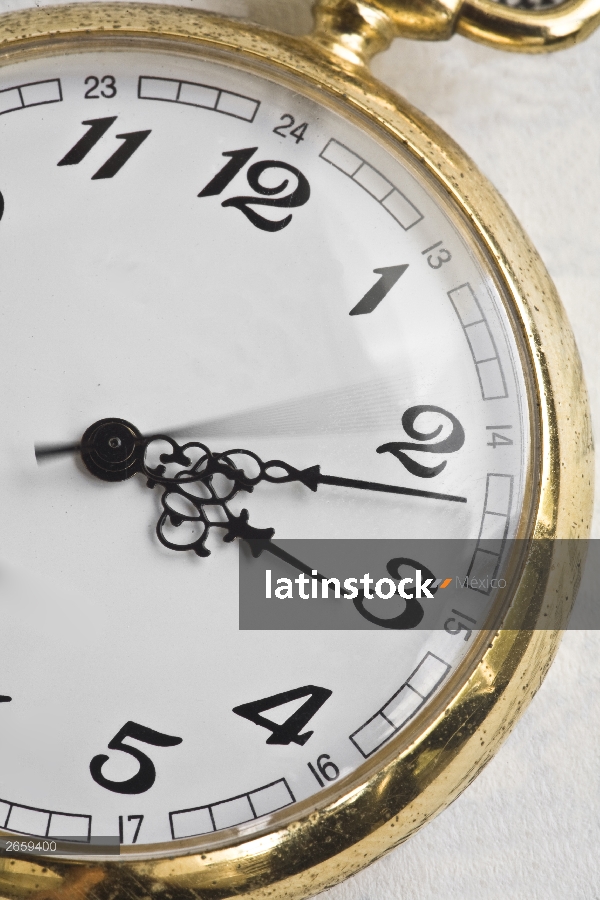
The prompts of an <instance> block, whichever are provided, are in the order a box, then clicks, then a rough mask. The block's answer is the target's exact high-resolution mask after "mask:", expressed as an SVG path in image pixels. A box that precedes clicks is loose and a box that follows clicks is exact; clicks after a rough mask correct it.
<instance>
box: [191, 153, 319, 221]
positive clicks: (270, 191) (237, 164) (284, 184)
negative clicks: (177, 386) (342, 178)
mask: <svg viewBox="0 0 600 900" xmlns="http://www.w3.org/2000/svg"><path fill="white" fill-rule="evenodd" d="M257 150H258V147H247V148H246V149H245V150H228V151H227V152H226V153H223V154H221V155H222V156H228V157H229V162H227V163H225V165H224V166H223V168H222V169H221V170H220V171H219V172H217V174H216V175H215V176H214V177H213V178H212V179H211V180H210V181H209V182H208V184H207V185H205V187H203V188H202V190H201V191H200V193H199V194H198V196H199V197H203V198H204V197H217V196H218V195H219V194H222V193H223V191H224V190H225V188H227V187H228V186H229V185H230V184H231V182H232V181H233V179H234V178H235V177H236V175H238V174H239V173H240V172H241V171H242V169H243V168H244V166H245V165H246V163H248V162H249V161H250V159H252V157H253V156H254V154H255V153H256V151H257ZM269 170H275V171H277V170H281V171H283V172H290V173H291V174H292V175H293V176H294V178H295V180H296V186H295V187H293V188H292V190H291V191H290V192H289V193H287V194H285V193H283V192H284V191H286V190H287V189H288V187H289V186H290V182H289V179H288V178H285V177H284V178H283V180H282V181H281V183H280V184H278V185H277V186H276V187H267V186H266V185H265V184H263V183H262V182H261V176H262V175H263V174H264V173H265V172H269ZM246 180H247V182H248V185H249V187H250V188H252V190H253V191H255V193H256V194H258V195H260V196H249V197H229V199H227V200H224V201H223V202H222V203H221V206H224V207H227V206H233V207H234V208H235V209H239V211H240V212H241V213H243V214H244V215H245V216H246V218H247V219H248V221H249V222H252V224H253V225H254V227H255V228H259V229H260V230H261V231H270V232H276V231H282V230H283V229H284V228H287V226H288V225H289V224H290V222H291V221H292V214H291V213H290V214H289V215H287V216H285V217H284V218H283V219H268V218H266V217H265V216H262V215H261V214H260V213H258V212H257V211H256V210H255V209H252V207H254V206H270V207H275V208H276V209H296V208H297V207H299V206H304V204H305V203H308V200H309V198H310V184H309V183H308V179H307V178H306V177H305V176H304V175H303V174H302V172H301V171H300V170H299V169H297V168H296V166H292V165H290V164H289V163H286V162H280V161H278V160H274V159H265V160H262V161H261V162H255V163H253V165H251V166H250V168H249V169H248V171H247V173H246ZM275 195H277V196H275Z"/></svg>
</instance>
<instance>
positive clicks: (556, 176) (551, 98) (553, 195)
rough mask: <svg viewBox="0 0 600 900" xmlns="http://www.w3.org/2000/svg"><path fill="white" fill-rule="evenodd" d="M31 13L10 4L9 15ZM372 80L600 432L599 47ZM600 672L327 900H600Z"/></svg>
mask: <svg viewBox="0 0 600 900" xmlns="http://www.w3.org/2000/svg"><path fill="white" fill-rule="evenodd" d="M175 2H178V3H179V4H180V5H189V6H196V7H198V8H204V9H206V8H209V9H212V10H215V11H222V12H224V13H227V14H229V15H238V16H241V17H248V18H251V19H253V20H254V21H258V22H261V23H264V24H271V25H276V26H277V27H280V28H282V29H288V30H290V31H298V32H302V31H304V30H307V29H308V28H309V26H310V14H309V9H310V0H187V2H186V0H175ZM30 5H33V3H32V0H0V9H1V10H2V11H8V10H11V9H16V8H20V7H24V6H30ZM37 5H44V6H45V5H50V4H49V3H47V2H46V0H40V2H38V3H37ZM374 68H375V71H376V72H377V74H378V75H379V76H380V77H381V78H382V79H383V80H384V81H386V82H387V83H388V84H389V85H391V86H392V87H394V88H395V89H396V90H397V91H398V92H399V93H401V94H403V95H404V96H406V97H407V98H408V99H409V100H410V101H411V102H412V103H414V105H415V106H417V107H418V108H420V109H421V110H423V111H424V112H426V113H427V114H428V115H429V116H431V117H432V118H433V119H435V120H436V121H437V122H438V123H439V124H440V125H441V126H442V127H444V128H445V129H446V131H448V132H449V134H451V135H452V137H454V138H455V140H457V141H458V143H459V144H461V145H462V146H463V148H464V149H465V150H466V151H467V152H468V153H469V154H470V155H471V157H472V158H473V159H474V160H475V162H476V163H477V164H478V166H479V167H480V168H481V169H482V170H483V172H484V173H485V174H486V175H487V176H488V177H489V178H490V179H491V181H492V182H493V183H494V184H495V185H496V187H497V188H498V189H499V190H500V192H501V193H502V194H503V195H504V197H505V198H506V199H507V200H508V202H509V203H510V205H511V206H512V208H513V209H514V211H515V212H516V213H517V215H518V217H519V218H520V220H521V222H522V224H523V225H524V227H525V229H526V231H528V233H529V235H530V236H531V238H532V239H533V242H534V244H535V245H536V246H537V248H538V250H539V251H540V253H541V255H542V257H543V259H544V260H545V262H546V265H547V267H548V269H549V271H550V273H551V275H552V276H553V278H554V280H555V282H556V284H557V286H558V289H559V292H560V294H561V297H562V299H563V302H564V304H565V306H566V308H567V311H568V313H569V317H570V319H571V323H572V325H573V328H574V330H575V335H576V338H577V341H578V344H579V348H580V351H581V355H582V357H583V363H584V369H585V372H586V376H587V383H588V388H589V391H590V395H591V400H592V413H593V416H594V418H595V420H596V422H600V339H599V331H600V33H598V34H597V35H595V36H593V37H592V38H591V39H590V40H589V41H587V42H586V43H584V44H581V45H580V46H578V47H575V48H573V49H571V50H568V51H566V52H563V53H556V54H551V55H548V56H519V55H516V54H503V53H500V52H498V51H494V50H490V49H487V48H485V47H480V46H477V45H475V44H472V43H470V42H468V41H466V40H464V39H462V38H459V37H457V38H454V39H453V40H452V41H450V42H449V43H443V44H437V43H435V44H413V43H409V42H406V41H397V42H396V43H395V44H394V46H393V47H392V48H391V50H389V51H388V52H387V53H386V54H383V55H382V56H381V57H379V58H378V59H377V60H376V61H375V66H374ZM599 481H600V479H599ZM594 536H595V537H600V510H599V509H598V507H597V509H596V515H595V519H594ZM599 673H600V633H598V632H572V633H568V634H567V635H566V636H565V638H564V640H563V643H562V645H561V648H560V651H559V653H558V657H557V659H556V662H555V663H554V665H553V667H552V669H551V671H550V673H549V675H548V677H547V679H546V681H545V682H544V684H543V686H542V688H541V690H540V691H539V693H538V695H537V696H536V697H535V699H534V700H533V702H532V704H531V706H530V708H529V709H528V711H527V713H526V714H525V716H524V717H523V719H522V720H521V721H520V722H519V724H518V725H517V727H516V728H515V730H514V732H513V733H512V735H511V736H510V738H509V739H508V741H507V742H506V744H505V745H504V747H503V748H502V749H501V750H500V752H499V753H498V754H497V756H496V757H495V758H494V759H493V760H492V762H491V763H490V764H489V765H488V766H487V768H486V769H485V771H484V772H482V774H481V775H480V776H479V778H478V779H477V780H476V781H475V782H474V783H473V784H472V785H471V786H470V787H469V788H468V789H467V791H466V792H465V793H464V794H463V795H462V796H461V797H459V799H458V800H457V801H456V802H455V803H454V804H453V805H452V806H451V807H450V808H449V809H448V810H446V811H445V812H444V813H442V815H441V816H439V817H438V818H437V819H436V820H435V821H434V822H432V823H430V824H429V825H428V826H427V827H426V828H424V829H423V830H422V831H421V832H420V833H419V834H417V835H416V836H415V837H413V838H412V839H411V840H410V841H409V842H408V843H406V844H404V845H403V846H402V847H399V848H397V849H396V850H394V851H393V852H392V853H390V854H389V855H388V856H387V857H385V858H384V859H382V860H380V861H379V862H377V863H375V864H374V865H372V866H371V867H370V868H368V869H366V870H365V871H364V872H362V873H360V874H359V875H357V876H355V877H354V878H352V879H350V880H349V881H347V882H346V883H344V884H343V885H339V886H338V887H336V888H333V889H332V890H331V891H329V892H328V894H327V900H454V898H456V900H459V898H460V900H567V898H568V900H598V898H600V877H599V876H600V849H599V847H600V698H599V690H598V688H599V678H598V676H599Z"/></svg>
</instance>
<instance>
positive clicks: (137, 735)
mask: <svg viewBox="0 0 600 900" xmlns="http://www.w3.org/2000/svg"><path fill="white" fill-rule="evenodd" d="M127 737H128V738H133V740H134V741H142V742H143V743H144V744H152V745H153V746H154V747H175V746H176V745H177V744H181V742H182V740H183V738H180V737H173V736H172V735H170V734H161V732H160V731H153V730H152V728H146V726H145V725H138V724H137V722H127V724H126V725H123V727H122V728H121V730H120V731H118V732H117V734H115V736H114V738H113V739H112V740H111V741H110V742H109V744H108V749H109V750H122V751H123V753H129V755H130V756H133V758H134V759H137V761H138V762H139V764H140V768H139V771H138V772H137V774H135V775H134V776H133V777H132V778H128V779H127V781H110V780H109V779H108V778H105V777H104V775H103V774H102V766H103V765H104V763H106V762H108V760H109V757H108V756H107V755H106V754H105V753H100V754H99V755H98V756H95V757H94V758H93V760H92V761H91V763H90V773H91V775H92V778H93V779H94V781H95V782H96V784H99V785H100V787H103V788H106V790H107V791H114V792H115V793H116V794H143V793H144V792H145V791H147V790H149V789H150V788H151V787H152V785H153V784H154V782H155V781H156V769H155V767H154V763H153V762H152V760H151V759H150V757H148V756H146V754H145V753H142V751H141V750H138V749H137V747H130V746H129V744H124V743H123V739H124V738H127Z"/></svg>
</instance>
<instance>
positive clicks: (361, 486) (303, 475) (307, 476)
mask: <svg viewBox="0 0 600 900" xmlns="http://www.w3.org/2000/svg"><path fill="white" fill-rule="evenodd" d="M236 456H247V457H249V458H250V459H252V460H253V461H254V462H255V463H256V464H257V465H258V467H259V470H260V472H259V474H258V475H256V476H254V477H250V476H248V475H247V474H246V473H245V471H244V469H240V468H236V469H234V470H233V475H232V474H230V473H231V470H229V474H228V477H229V478H233V479H234V480H235V481H236V483H237V484H238V485H239V487H240V488H241V489H244V488H245V489H248V488H249V487H254V486H255V485H257V484H260V482H261V481H267V482H270V483H271V484H287V483H289V482H293V481H299V482H300V483H301V484H304V485H305V486H306V487H307V488H310V490H311V491H316V490H317V488H318V487H319V485H320V484H332V485H337V486H338V487H348V488H356V489H358V490H361V491H379V492H381V493H387V494H404V495H406V496H409V497H426V498H429V499H432V500H450V501H453V502H455V503H466V502H467V498H466V497H458V496H456V495H455V494H440V493H437V492H436V491H423V490H420V489H418V488H409V487H403V486H401V485H397V484H381V483H380V482H378V481H362V480H360V479H357V478H342V477H340V476H338V475H323V473H322V472H321V466H310V467H309V468H307V469H296V468H295V466H291V465H290V464H289V463H286V462H284V461H283V460H281V459H271V460H268V461H267V462H263V461H262V459H261V458H260V457H259V456H257V454H256V453H253V452H252V451H251V450H241V449H236V450H227V451H225V452H224V453H217V454H214V458H215V462H214V463H213V465H214V466H215V472H217V471H219V472H220V474H226V472H225V471H223V469H222V468H221V467H220V466H219V464H218V462H217V460H219V461H220V460H227V461H229V462H231V463H232V464H234V459H233V458H234V457H236ZM269 470H275V471H277V470H279V471H283V472H284V473H285V474H283V475H276V474H272V473H271V472H270V471H269Z"/></svg>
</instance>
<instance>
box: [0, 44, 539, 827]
mask: <svg viewBox="0 0 600 900" xmlns="http://www.w3.org/2000/svg"><path fill="white" fill-rule="evenodd" d="M0 156H1V159H2V167H1V172H0V192H1V195H2V204H1V207H2V210H3V214H2V219H1V221H0V271H1V272H2V278H1V283H0V390H1V391H2V398H3V400H2V402H3V440H2V444H1V447H0V463H1V464H0V485H1V492H2V498H3V506H4V515H3V517H2V522H1V524H0V536H1V537H0V546H1V551H0V553H1V558H0V584H1V585H2V595H1V597H0V615H1V619H2V636H3V637H2V653H1V654H0V694H2V697H3V698H5V699H4V702H2V703H0V728H1V731H2V746H1V748H0V760H1V765H0V828H2V827H4V828H5V829H6V830H8V831H11V832H15V833H24V834H31V835H37V836H44V837H52V836H70V837H73V838H77V839H79V840H81V841H82V842H86V841H88V840H93V839H94V838H97V837H101V836H112V835H120V837H121V839H122V841H123V843H127V844H131V843H134V842H135V843H138V844H152V843H158V842H169V841H172V840H173V839H177V838H184V837H190V836H193V835H201V834H212V833H213V832H214V831H218V830H220V829H224V828H228V827H232V826H239V827H240V828H242V829H259V828H262V827H264V826H265V825H266V824H268V818H265V817H268V815H270V814H272V813H273V812H275V811H276V810H278V809H280V808H285V807H287V806H291V804H293V803H294V802H295V801H299V800H305V799H307V798H310V797H312V796H313V795H315V797H316V795H318V793H319V792H320V791H322V790H323V788H324V787H327V786H328V785H329V784H331V783H333V782H334V781H337V780H340V779H342V778H343V777H344V776H346V775H348V774H350V773H352V772H353V771H354V770H355V769H356V768H357V767H358V766H360V765H361V764H363V763H364V761H365V759H368V758H369V757H370V756H371V755H372V754H373V753H374V752H375V750H376V749H377V748H378V747H379V746H382V745H384V744H385V743H386V742H387V741H388V740H390V739H392V738H393V737H394V736H395V735H397V734H400V733H401V732H402V729H403V728H405V727H406V726H407V725H408V724H409V723H410V722H411V720H412V719H413V718H414V716H415V715H417V714H418V713H419V712H420V711H422V710H423V709H425V708H427V705H428V703H430V702H431V700H432V698H433V697H434V696H435V695H436V692H437V691H438V690H439V689H440V688H441V687H442V686H443V685H444V684H445V683H446V681H447V679H448V677H449V675H450V674H451V672H452V671H453V670H454V669H455V668H456V666H457V665H458V664H459V663H460V662H461V660H463V659H464V657H465V654H467V653H468V652H469V649H470V647H471V644H472V641H469V640H464V639H463V638H464V635H463V634H458V635H457V634H451V633H449V632H448V631H445V630H444V629H443V628H440V629H439V630H432V631H397V630H385V629H373V630H363V631H343V630H340V631H336V630H334V631H298V632H294V631H264V632H261V631H242V630H240V629H239V626H238V551H237V548H236V544H235V542H226V541H224V540H223V537H226V536H227V535H228V532H227V529H226V528H223V527H221V526H219V525H218V524H216V525H215V526H214V527H213V528H211V530H210V534H208V536H207V539H206V544H205V546H206V549H207V550H209V551H210V556H199V555H197V554H195V553H193V552H187V553H175V552H173V551H172V550H169V549H168V548H167V547H166V546H164V545H163V544H162V543H161V542H160V541H159V540H158V538H157V535H156V531H155V525H156V521H157V519H158V516H159V514H160V511H161V506H160V496H161V490H160V489H159V488H155V489H154V490H152V491H150V490H148V488H147V487H146V484H145V482H144V480H143V479H141V478H140V477H139V476H138V477H134V478H131V479H129V480H127V481H123V482H119V483H115V484H108V483H106V482H104V481H101V480H98V479H96V478H94V477H93V476H92V475H91V474H90V473H89V472H88V471H87V470H86V469H85V468H84V466H83V465H82V464H81V461H80V459H79V458H78V457H76V456H75V455H74V454H65V455H57V457H56V458H53V459H48V460H46V461H44V463H43V465H37V463H36V459H35V456H34V446H35V445H36V444H37V445H39V444H44V443H45V444H52V443H61V442H69V441H77V440H78V439H79V438H80V436H81V435H82V434H83V432H84V431H85V430H86V429H87V428H88V427H89V426H90V425H92V423H94V422H97V421H98V420H101V419H103V418H106V417H119V418H123V419H126V420H128V421H130V422H132V423H134V424H135V426H136V427H137V428H139V430H140V431H141V432H142V433H143V434H152V433H156V432H161V433H166V434H169V433H170V429H179V428H181V427H183V426H186V425H187V423H195V422H203V423H205V426H204V428H203V429H199V430H198V429H196V430H194V429H190V434H189V435H188V438H189V439H190V440H194V439H195V440H200V441H203V443H204V444H206V445H208V446H209V447H210V449H211V450H213V451H218V452H223V451H226V450H232V449H234V448H243V449H247V450H249V451H251V452H253V453H255V454H257V455H258V456H259V457H260V458H261V459H262V460H273V459H276V460H284V461H285V462H287V463H288V464H289V465H290V466H293V467H296V468H297V469H298V470H303V469H306V468H309V467H312V466H316V465H318V466H320V467H321V472H322V473H325V474H327V475H331V476H336V477H339V478H345V479H355V480H362V481H367V482H369V483H378V484H387V485H400V486H404V487H407V488H410V489H411V490H413V491H414V492H416V493H415V494H414V495H413V496H411V495H397V494H393V493H386V492H381V491H380V492H377V491H370V490H364V489H355V488H353V487H349V486H340V485H339V484H338V485H336V484H327V483H322V484H320V485H319V487H318V490H317V491H311V490H309V489H308V487H306V485H304V484H302V483H300V482H298V481H295V482H291V483H285V484H273V483H261V484H258V485H257V486H256V487H255V489H254V490H253V492H252V493H242V494H240V495H238V496H236V497H235V498H234V499H233V500H232V501H231V504H230V506H231V510H232V511H233V512H234V513H235V515H239V514H240V512H241V510H242V508H247V509H248V510H249V516H250V518H249V521H250V523H251V524H252V525H253V526H254V527H256V528H274V529H275V538H274V540H275V541H276V540H277V539H278V538H279V539H285V538H322V539H327V538H356V539H363V538H374V539H381V538H385V539H394V540H398V541H400V540H401V539H407V538H412V537H435V538H442V539H445V538H469V539H473V540H475V541H476V540H477V539H478V538H480V537H484V538H485V537H493V538H497V539H499V540H504V539H506V538H509V537H513V536H515V535H516V534H517V529H518V527H519V523H520V521H521V519H522V517H523V515H524V514H525V513H526V502H525V497H526V495H527V485H528V479H529V470H530V457H531V452H532V451H531V446H530V437H529V435H530V431H531V424H530V412H529V401H528V388H527V381H526V376H525V373H524V369H523V363H522V361H521V354H520V351H519V345H518V341H517V338H516V337H515V333H514V330H513V327H512V325H511V322H510V319H509V316H508V315H507V313H506V310H505V307H504V304H503V299H502V297H501V295H500V293H499V290H498V288H497V287H496V284H495V281H494V279H493V277H492V276H491V274H490V270H489V268H488V267H487V265H486V263H485V261H484V257H483V255H482V253H481V252H480V251H479V250H478V249H477V247H476V246H475V244H474V242H473V240H472V239H471V238H470V237H469V234H468V231H467V229H466V227H464V226H463V225H462V224H461V223H460V221H459V220H458V218H457V217H454V216H452V215H451V214H450V213H449V211H448V208H447V206H446V201H445V200H444V199H443V198H442V197H441V195H438V193H437V192H436V190H435V189H434V188H433V186H432V185H431V184H430V183H429V181H428V180H427V179H426V178H425V177H424V176H423V175H420V176H419V175H418V173H417V172H416V171H413V169H412V167H411V165H410V164H409V163H408V162H407V161H405V160H403V159H402V158H401V157H400V156H399V155H394V154H393V153H392V152H391V151H390V150H389V148H387V147H386V146H385V145H384V144H383V143H382V141H379V140H376V139H375V137H373V136H372V135H370V134H368V133H367V132H365V131H364V130H363V129H362V128H361V127H359V126H358V125H357V124H356V123H353V122H351V121H349V120H347V119H345V118H342V117H341V116H340V115H339V114H338V113H337V112H334V111H332V110H331V109H330V108H328V107H327V106H325V105H319V104H318V103H317V102H315V101H314V100H312V99H307V98H306V97H303V96H301V95H300V94H299V93H298V92H297V91H296V90H292V89H291V88H288V87H283V86H280V85H277V84H275V83H274V82H272V81H269V80H267V79H265V78H262V77H258V76H256V75H253V74H249V73H248V72H244V71H242V70H241V69H234V68H231V67H227V66H226V65H224V64H221V63H215V62H203V61H201V60H194V59H191V58H189V57H183V56H181V57H177V56H174V55H173V56H169V55H166V54H162V55H161V54H158V53H156V54H155V53H151V52H149V51H148V52H147V51H144V52H119V53H116V52H109V51H106V52H82V53H78V54H72V55H70V56H64V57H59V56H52V57H49V58H47V59H43V58H40V59H36V60H30V61H28V62H22V63H19V64H13V65H5V66H4V67H3V68H2V69H1V70H0ZM442 442H445V443H444V449H443V450H442V452H437V451H438V450H439V449H440V448H439V447H436V444H440V443H442ZM406 444H409V445H411V446H410V447H409V448H407V447H406V446H405V445H406ZM399 445H404V446H399ZM423 492H430V493H432V494H435V495H437V496H433V497H427V496H423V495H422V494H423ZM456 498H460V499H459V500H457V499H456ZM463 501H464V502H463ZM181 527H182V528H184V529H185V528H186V527H187V526H186V525H184V526H181ZM168 530H169V529H168ZM179 533H180V532H178V530H177V529H176V528H173V527H170V530H169V534H172V539H173V540H174V541H176V540H179V537H178V535H179ZM294 574H297V573H292V575H291V577H293V576H294ZM384 574H385V573H384ZM451 574H453V573H451ZM482 624H483V622H482V621H479V622H477V624H475V625H474V626H473V633H475V630H476V628H477V627H480V626H481V625H482ZM300 689H306V690H304V693H302V691H301V690H300ZM290 693H291V696H290V699H289V700H287V701H286V702H280V703H279V705H276V706H274V707H272V708H270V709H268V711H266V712H263V715H264V716H266V717H267V718H268V719H269V720H270V721H271V722H272V723H274V724H273V726H272V728H271V729H269V727H265V725H264V723H262V724H261V723H257V722H256V721H255V720H254V721H253V716H254V719H256V716H257V715H258V714H260V712H259V711H258V712H257V710H258V709H259V706H260V704H258V706H256V705H255V706H254V707H252V706H250V708H248V707H247V704H253V703H255V704H257V703H258V701H261V700H264V699H266V698H270V697H274V696H276V695H278V694H283V695H286V694H290ZM6 698H10V699H6ZM280 699H281V698H280ZM283 699H284V700H285V696H284V698H283ZM239 707H244V708H245V711H246V713H248V715H246V716H245V715H243V714H241V712H240V711H239V710H238V712H237V713H236V712H235V710H237V709H238V708H239ZM300 708H302V709H303V710H304V719H306V717H307V715H308V714H309V713H310V716H309V719H308V721H306V722H304V723H303V724H302V725H300V726H299V727H296V726H294V723H292V724H291V725H290V724H289V721H290V717H291V716H292V715H293V713H294V712H295V711H297V710H298V709H300ZM252 710H254V713H253V712H252ZM382 711H383V712H382ZM242 712H243V710H242ZM300 718H302V716H301V717H300ZM282 723H288V725H287V730H286V729H285V728H284V733H283V737H282V733H281V730H279V731H278V730H277V725H280V726H281V725H282ZM308 732H312V733H311V734H310V736H309V737H308V739H306V740H305V739H304V738H305V735H306V734H307V733H308ZM278 734H279V737H280V738H281V741H280V742H279V743H277V742H273V741H272V742H271V743H269V738H270V737H273V736H275V737H276V736H277V735H278ZM296 738H297V740H296ZM109 744H112V746H109Z"/></svg>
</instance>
